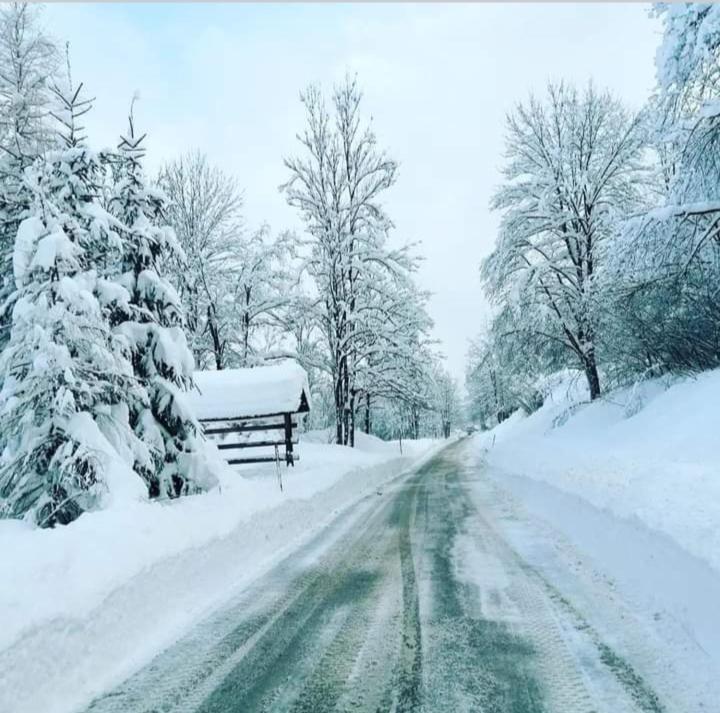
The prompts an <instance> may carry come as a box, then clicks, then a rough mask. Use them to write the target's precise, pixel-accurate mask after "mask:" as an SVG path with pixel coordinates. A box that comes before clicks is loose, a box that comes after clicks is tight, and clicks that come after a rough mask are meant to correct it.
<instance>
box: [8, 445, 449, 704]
mask: <svg viewBox="0 0 720 713" xmlns="http://www.w3.org/2000/svg"><path fill="white" fill-rule="evenodd" d="M325 440H326V439H325V437H324V436H323V435H322V434H306V435H305V436H303V437H301V445H300V450H301V454H302V461H301V462H300V463H299V464H298V465H297V466H296V467H295V468H289V469H286V468H285V467H284V466H283V467H282V479H283V485H284V491H283V492H280V489H279V487H278V483H277V476H276V471H275V468H274V466H270V467H268V466H263V467H255V468H250V467H247V466H246V467H245V469H244V470H241V471H237V470H231V469H230V468H229V467H228V466H226V465H225V464H224V463H222V462H221V461H219V460H217V469H218V477H219V480H220V483H221V486H220V488H217V489H215V490H213V491H211V492H208V493H205V494H202V495H196V496H190V497H185V498H181V499H179V500H176V501H172V502H164V503H160V502H148V501H146V500H145V501H140V500H138V501H135V502H131V503H127V502H124V503H118V504H117V505H116V506H113V507H110V508H108V509H107V510H102V511H98V512H92V513H86V514H84V515H83V516H82V517H80V518H79V519H78V520H77V521H75V522H73V523H72V524H70V525H68V526H65V527H58V528H55V529H53V530H42V529H36V528H32V527H30V526H28V525H25V524H24V523H21V522H19V521H7V520H6V521H0V549H1V550H2V552H3V556H2V558H0V582H3V586H2V587H0V710H10V708H7V707H6V704H7V705H9V704H10V703H12V706H11V708H12V710H15V711H20V710H44V711H46V712H48V713H49V711H52V710H58V711H60V710H72V706H71V705H70V703H71V702H72V701H75V702H76V703H80V702H82V701H83V700H87V699H88V696H89V695H90V694H92V693H93V692H97V691H99V690H102V687H103V686H107V685H111V684H112V683H113V682H116V681H119V680H121V679H122V677H123V676H125V675H127V674H128V673H129V672H131V671H132V670H134V669H135V668H137V667H138V666H139V665H141V664H142V663H143V662H145V661H146V660H147V659H148V658H149V657H151V656H152V654H153V653H154V652H155V651H157V650H159V649H161V648H162V647H163V646H166V645H168V644H169V643H171V642H172V641H173V640H174V639H175V638H176V637H177V636H178V635H179V634H180V633H182V631H183V630H184V629H185V628H187V626H189V625H190V624H192V623H193V621H195V620H196V618H197V617H198V616H199V615H201V614H202V613H203V612H204V611H206V610H208V608H211V607H212V606H213V605H215V604H217V603H219V602H220V601H222V600H223V599H224V598H226V597H227V596H229V595H230V594H231V593H232V592H233V591H236V590H237V589H238V587H241V586H243V585H244V584H246V583H248V582H249V581H251V580H252V579H253V578H255V577H256V576H258V575H259V574H261V573H262V572H263V571H265V570H266V569H267V568H268V567H270V566H271V565H272V564H273V563H274V562H276V561H278V559H280V558H281V557H282V556H284V555H286V554H288V553H289V552H291V551H292V550H293V549H294V547H296V546H297V545H299V544H300V542H302V541H303V540H304V539H305V538H307V537H309V536H310V534H311V533H312V532H314V531H317V530H318V529H319V528H320V527H322V526H323V525H324V524H326V523H327V522H328V521H329V520H331V519H332V518H333V517H334V516H336V515H337V514H338V513H339V512H341V511H342V510H343V509H344V508H346V507H348V506H349V505H351V504H352V503H354V502H356V501H358V500H359V499H360V498H362V497H363V496H365V495H366V494H368V493H370V492H372V491H373V490H375V489H377V488H378V487H379V486H380V485H382V484H383V483H385V482H387V481H388V480H390V479H392V478H394V477H396V476H397V475H399V474H400V473H402V472H403V471H404V470H407V469H409V468H410V467H412V466H413V465H415V464H416V463H418V462H419V461H421V460H423V459H424V458H425V457H429V455H430V454H431V453H433V452H434V451H435V450H436V449H437V448H438V447H439V445H440V444H439V443H438V442H436V441H429V440H426V441H416V442H412V441H411V442H403V455H402V456H401V455H400V451H399V447H398V443H397V442H394V443H385V442H382V441H379V440H378V439H375V438H373V437H369V436H365V435H364V434H361V435H360V437H359V439H358V443H357V447H356V448H354V449H350V448H345V447H341V446H335V445H329V444H327V443H326V442H324V441H325ZM31 652H32V653H31ZM34 675H36V676H37V680H45V681H46V682H47V683H46V684H44V687H43V688H42V689H38V688H37V687H34V685H31V684H30V681H31V680H32V679H33V676H34ZM58 686H59V688H58ZM43 691H45V692H46V697H45V698H44V699H43V695H44V694H43ZM5 696H8V698H7V699H5V700H4V703H3V699H4V697H5ZM38 696H40V698H38ZM41 699H42V700H41ZM38 706H40V707H38Z"/></svg>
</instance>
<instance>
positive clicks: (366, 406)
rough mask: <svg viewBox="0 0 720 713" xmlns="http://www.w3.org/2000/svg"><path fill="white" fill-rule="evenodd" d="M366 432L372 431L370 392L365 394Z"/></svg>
mask: <svg viewBox="0 0 720 713" xmlns="http://www.w3.org/2000/svg"><path fill="white" fill-rule="evenodd" d="M365 433H368V434H369V433H370V394H365Z"/></svg>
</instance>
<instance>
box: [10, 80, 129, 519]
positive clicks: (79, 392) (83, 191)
mask: <svg viewBox="0 0 720 713" xmlns="http://www.w3.org/2000/svg"><path fill="white" fill-rule="evenodd" d="M81 87H82V85H81V86H80V87H78V89H77V91H75V92H71V93H70V94H69V95H66V94H63V93H62V92H60V91H58V92H57V95H58V99H59V100H60V109H59V111H58V112H57V113H56V114H55V116H56V118H57V119H58V120H59V122H60V124H61V126H62V129H61V131H60V132H59V137H60V138H61V139H62V143H63V148H61V149H59V150H57V151H51V152H48V153H47V155H46V156H45V157H44V158H42V159H38V160H37V161H36V163H35V164H34V165H33V166H32V167H31V168H29V169H27V170H26V172H25V177H24V189H25V190H27V191H28V192H29V194H30V195H31V196H32V201H31V204H30V210H29V215H28V217H26V218H25V219H24V220H23V221H22V223H21V224H20V228H19V230H18V234H17V238H16V241H15V250H14V255H13V272H14V280H15V287H16V299H15V305H14V309H13V313H12V327H11V330H10V340H9V344H8V345H7V347H6V349H5V350H4V352H3V353H2V356H1V357H0V378H2V382H3V387H2V391H1V392H0V433H2V437H3V446H4V448H3V453H2V458H1V460H0V514H2V515H3V516H9V517H19V516H22V515H25V516H26V517H28V518H29V519H31V520H34V521H35V522H36V523H37V524H39V525H41V526H53V525H54V524H56V523H67V522H70V521H71V520H73V519H75V518H76V517H77V516H78V515H79V514H80V513H81V512H82V511H84V510H87V509H88V508H92V507H95V506H96V505H97V504H98V503H99V501H100V500H101V498H103V496H104V495H106V494H107V493H108V491H111V492H112V491H113V490H114V489H115V488H126V489H127V488H128V487H130V488H132V483H131V482H128V481H133V480H134V477H133V473H132V471H131V469H130V468H129V467H128V465H127V461H128V460H129V457H128V454H130V453H134V452H138V451H140V450H142V444H141V443H140V442H139V441H138V440H137V439H136V438H135V437H134V435H133V433H132V430H131V429H130V426H129V422H128V413H127V408H126V407H125V406H124V403H125V402H126V401H127V400H129V399H130V400H133V401H135V400H138V399H141V398H142V394H141V393H140V392H139V391H138V389H137V386H136V380H135V379H134V377H133V372H132V365H131V363H130V362H129V360H127V359H126V358H124V356H123V350H122V348H121V345H120V344H119V343H118V341H117V339H116V337H114V335H113V334H112V331H111V330H110V328H109V325H108V323H107V320H106V318H105V315H104V313H103V308H102V304H101V301H100V299H99V296H100V295H101V294H102V292H103V291H104V290H103V281H102V280H101V279H100V278H99V276H98V266H100V265H103V264H104V263H106V262H107V261H108V255H109V254H112V253H113V252H114V251H118V252H119V251H120V249H121V248H122V243H121V241H120V237H119V235H118V232H117V227H118V224H117V221H115V220H114V219H113V218H112V217H111V216H110V215H109V214H108V213H107V212H105V211H104V210H103V209H102V207H101V206H100V205H99V203H98V201H97V197H96V194H97V180H98V176H99V175H100V172H101V166H100V162H99V160H98V157H97V156H96V155H95V154H93V153H92V152H91V151H89V150H88V148H87V147H86V146H85V145H84V140H83V136H82V128H81V127H79V126H78V119H79V118H80V117H81V116H82V115H84V114H85V113H86V112H87V111H88V110H89V109H90V106H91V104H90V101H87V100H83V99H81V98H80V90H81Z"/></svg>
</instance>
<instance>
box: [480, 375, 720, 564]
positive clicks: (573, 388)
mask: <svg viewBox="0 0 720 713" xmlns="http://www.w3.org/2000/svg"><path fill="white" fill-rule="evenodd" d="M586 399H587V395H586V392H585V390H584V389H583V387H582V383H581V382H580V381H578V380H568V379H565V380H563V381H562V382H561V383H560V384H558V385H557V386H556V387H555V388H554V389H553V390H552V391H551V393H550V394H549V395H548V397H547V398H546V400H545V404H544V405H543V407H542V408H541V409H539V410H538V411H537V412H535V413H533V414H532V415H530V416H527V417H526V416H523V415H522V414H520V413H515V414H514V415H513V416H511V417H510V418H509V419H508V420H507V421H505V422H503V423H502V424H500V425H499V426H497V427H496V428H494V429H493V430H491V431H487V432H484V433H482V434H479V435H478V436H477V437H476V442H477V444H478V447H479V448H480V449H482V450H483V451H484V454H485V459H486V461H487V463H488V464H489V465H490V466H492V467H494V468H496V469H499V470H502V471H506V472H509V473H513V474H517V475H523V476H525V477H530V478H534V479H537V480H542V481H546V482H548V483H550V484H551V485H553V486H555V487H557V488H559V489H561V490H564V491H565V492H568V493H572V494H574V495H577V496H579V497H581V498H584V499H585V500H586V501H589V502H590V503H592V504H593V505H594V506H595V507H598V508H601V509H605V510H608V511H610V512H612V513H613V514H614V515H616V516H619V517H622V518H625V519H631V520H635V521H640V522H641V523H642V524H643V525H645V526H646V527H649V528H651V529H653V530H656V531H659V532H662V533H664V534H666V535H668V536H669V537H670V538H672V539H673V540H674V541H675V542H677V543H678V544H679V545H680V546H681V547H682V548H683V549H685V550H686V551H688V552H690V553H691V554H693V555H695V556H697V557H700V558H702V559H704V560H705V561H706V562H708V563H709V564H710V565H711V566H712V567H713V568H715V569H716V570H718V571H720V438H718V435H717V429H718V423H719V422H720V370H715V371H712V372H707V373H704V374H701V375H699V376H698V377H695V378H683V379H675V380H670V381H669V380H664V379H657V380H652V381H647V382H644V383H641V384H638V385H636V386H635V387H632V388H627V389H621V390H618V391H615V392H613V393H610V394H608V395H607V396H605V397H604V398H602V399H601V400H600V401H597V402H595V403H588V402H587V400H586Z"/></svg>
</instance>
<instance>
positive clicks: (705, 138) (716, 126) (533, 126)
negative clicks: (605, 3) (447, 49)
mask: <svg viewBox="0 0 720 713" xmlns="http://www.w3.org/2000/svg"><path fill="white" fill-rule="evenodd" d="M654 12H655V13H656V14H657V15H659V16H660V17H661V19H662V22H663V27H664V33H663V38H662V42H661V46H660V48H659V52H658V55H657V87H656V91H655V92H654V94H653V96H652V97H651V98H650V100H649V101H648V103H647V105H646V106H644V107H642V108H641V109H640V110H639V111H632V110H631V109H629V108H628V107H625V106H623V104H622V103H621V102H620V101H619V100H618V99H617V98H616V97H614V96H613V95H612V93H611V92H608V91H605V90H602V89H600V88H598V87H596V86H594V85H593V84H592V83H589V84H587V85H585V86H581V87H575V86H572V85H571V84H569V83H566V82H558V83H551V84H549V85H548V87H547V89H546V91H545V92H544V93H543V94H542V95H540V96H531V97H530V98H529V99H527V100H526V101H523V102H521V103H519V104H518V105H517V106H516V107H515V108H514V109H513V110H512V111H511V112H510V113H509V114H508V117H507V127H506V153H505V164H504V167H503V172H502V178H503V182H502V184H501V185H500V186H499V188H498V189H497V191H496V193H495V195H494V198H493V201H492V208H493V209H494V210H496V211H497V212H498V214H499V216H500V230H499V234H498V237H497V242H496V244H495V248H494V250H493V252H492V253H491V254H490V255H489V256H488V257H487V258H486V259H485V261H484V262H483V264H482V267H481V278H482V283H483V287H484V290H485V293H486V295H487V297H488V298H489V300H490V301H491V303H492V305H493V312H492V317H491V319H489V321H488V323H487V325H486V326H485V328H484V329H483V331H482V333H481V334H480V335H479V336H478V337H477V339H476V340H475V341H474V342H473V344H472V346H471V349H470V354H469V363H468V369H467V378H466V383H467V387H468V392H469V396H470V403H471V411H472V416H473V417H474V418H475V419H476V420H477V421H478V422H480V423H481V424H482V425H484V426H486V427H491V426H492V425H494V424H496V423H498V422H499V421H502V420H503V419H504V418H506V417H507V416H508V415H509V414H510V413H511V412H512V411H514V410H516V409H518V408H521V409H524V410H525V411H526V412H530V411H532V410H534V409H536V408H538V407H539V406H540V405H541V404H542V401H543V397H544V395H545V385H546V383H547V380H548V378H549V377H550V376H551V375H552V374H555V373H557V372H562V371H564V370H573V371H575V372H576V373H577V374H578V376H579V378H582V379H583V381H584V382H585V383H586V384H587V389H588V395H589V398H590V399H596V398H598V397H599V396H600V395H601V394H602V393H603V392H604V391H606V390H607V389H609V388H613V387H615V386H618V385H622V384H626V383H629V382H633V381H637V380H638V379H643V378H649V377H655V376H658V375H662V374H666V373H679V372H695V371H700V370H703V369H708V368H712V367H716V366H718V364H720V287H719V285H720V8H718V7H717V6H713V5H708V4H684V3H683V4H678V5H671V4H668V5H665V4H661V5H658V6H657V7H656V8H655V9H654Z"/></svg>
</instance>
